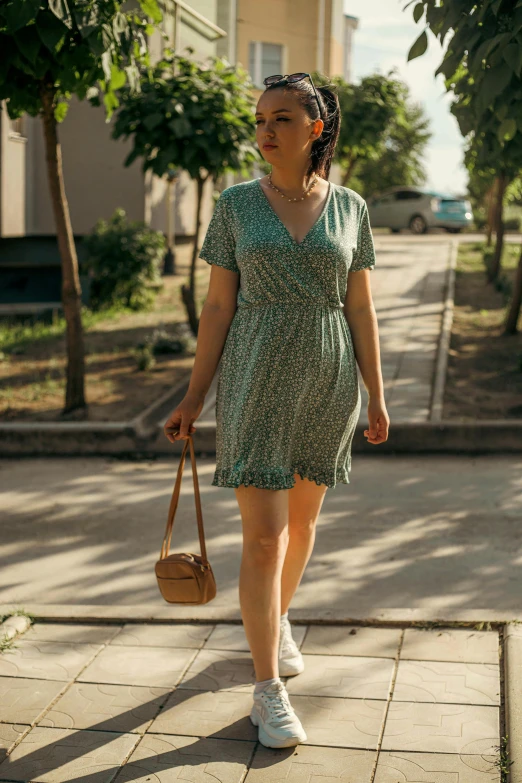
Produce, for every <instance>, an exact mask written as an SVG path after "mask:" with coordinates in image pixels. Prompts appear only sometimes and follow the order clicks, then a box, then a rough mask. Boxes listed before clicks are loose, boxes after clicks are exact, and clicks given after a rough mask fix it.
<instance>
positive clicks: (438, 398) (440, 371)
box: [429, 242, 459, 422]
mask: <svg viewBox="0 0 522 783" xmlns="http://www.w3.org/2000/svg"><path fill="white" fill-rule="evenodd" d="M458 251H459V244H458V242H452V244H451V249H450V252H449V256H448V267H447V275H446V296H445V300H444V309H443V311H442V322H441V330H440V335H439V344H438V346H437V359H436V364H435V374H434V380H433V394H432V401H431V410H430V415H429V420H430V421H432V422H441V421H442V404H443V401H444V389H445V387H446V373H447V369H448V352H449V347H450V340H451V329H452V326H453V310H454V304H455V270H456V268H457V255H458Z"/></svg>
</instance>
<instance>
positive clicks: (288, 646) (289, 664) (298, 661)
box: [279, 617, 305, 677]
mask: <svg viewBox="0 0 522 783" xmlns="http://www.w3.org/2000/svg"><path fill="white" fill-rule="evenodd" d="M304 667H305V665H304V660H303V656H302V655H301V653H300V651H299V649H298V647H297V644H296V643H295V641H294V639H293V637H292V626H291V625H290V621H289V620H288V617H286V618H284V619H283V618H281V624H280V632H279V676H280V677H291V676H292V675H294V674H300V673H301V672H302V671H303V670H304Z"/></svg>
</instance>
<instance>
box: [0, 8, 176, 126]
mask: <svg viewBox="0 0 522 783" xmlns="http://www.w3.org/2000/svg"><path fill="white" fill-rule="evenodd" d="M123 6H124V3H123V2H120V1H119V0H2V2H0V51H1V52H2V58H1V61H0V100H2V99H3V100H5V101H6V102H7V110H8V113H9V116H10V117H11V118H13V119H14V118H16V117H20V116H21V115H22V114H24V113H25V112H27V113H28V114H30V115H32V116H36V115H38V114H40V113H41V112H42V90H44V89H45V90H46V91H47V92H48V93H50V94H51V95H52V96H53V103H54V112H55V119H56V120H57V121H58V122H61V121H62V120H63V119H64V117H65V114H66V112H67V105H68V101H69V99H70V97H71V95H73V94H75V95H77V96H78V98H80V100H83V99H84V98H88V99H90V100H92V101H93V102H94V103H98V102H99V100H100V95H103V101H104V104H105V108H106V110H107V114H108V116H110V115H111V113H112V111H113V110H114V109H115V108H116V106H118V98H117V90H118V89H120V88H121V87H122V86H123V85H125V84H126V85H128V86H129V88H131V89H139V81H138V73H139V71H138V65H140V64H141V65H143V64H147V63H148V62H149V60H148V53H147V42H146V38H145V36H146V34H147V33H150V32H151V30H152V29H153V26H152V25H151V22H150V20H151V19H152V20H153V21H154V22H157V21H159V19H160V18H161V11H160V9H159V6H158V3H157V0H139V2H138V8H137V10H135V11H123Z"/></svg>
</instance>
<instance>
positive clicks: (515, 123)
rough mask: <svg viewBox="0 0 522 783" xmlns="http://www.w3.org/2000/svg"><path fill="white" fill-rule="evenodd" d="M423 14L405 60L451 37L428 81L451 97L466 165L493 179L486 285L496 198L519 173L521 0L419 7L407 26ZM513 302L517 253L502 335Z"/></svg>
mask: <svg viewBox="0 0 522 783" xmlns="http://www.w3.org/2000/svg"><path fill="white" fill-rule="evenodd" d="M414 1H415V0H412V2H414ZM412 2H409V3H407V5H406V6H405V7H404V8H405V9H406V8H407V7H408V6H410V5H411V4H412ZM424 14H425V15H426V16H425V19H426V27H425V29H424V30H423V32H422V33H421V34H420V35H419V37H418V38H417V40H416V41H415V42H414V44H413V45H412V47H411V49H410V51H409V53H408V61H409V60H412V59H414V58H415V57H419V56H421V55H422V54H424V52H425V51H426V49H427V46H428V37H427V33H426V30H427V29H431V31H432V33H433V34H434V35H435V36H436V37H438V38H439V39H440V42H441V44H443V43H444V39H445V37H446V35H447V34H448V33H449V32H450V31H452V33H453V35H452V37H451V39H450V41H449V43H448V46H447V49H446V52H445V54H444V57H443V60H442V62H441V63H440V65H439V67H438V68H437V70H436V71H435V75H437V74H438V73H442V74H443V75H444V76H445V86H446V89H447V90H448V91H451V92H452V93H453V94H454V96H455V101H454V102H453V103H452V106H451V111H452V113H453V114H454V115H455V117H456V118H457V121H458V123H459V127H460V131H461V133H462V135H463V136H464V137H465V138H468V139H469V141H470V145H471V150H472V155H473V157H474V165H475V166H476V167H479V168H480V167H484V168H487V167H488V166H491V165H492V163H493V165H494V166H495V172H496V176H497V177H498V182H497V195H496V199H497V203H496V229H497V241H496V248H495V255H494V259H493V265H492V268H491V272H490V277H491V279H494V277H495V276H496V275H498V273H499V271H500V258H501V252H502V238H503V220H502V206H503V200H504V194H505V191H506V187H507V186H508V184H509V183H510V181H511V180H512V179H513V178H514V177H516V176H518V175H519V173H520V170H521V168H522V111H521V108H520V107H521V105H522V0H481V2H480V3H479V2H469V0H454V2H452V3H447V4H438V3H437V2H436V0H420V1H419V2H416V4H415V7H414V9H413V18H414V20H415V22H419V21H420V20H421V19H422V18H423V17H424ZM521 303H522V252H521V255H520V261H519V269H518V270H517V274H516V277H515V287H514V293H513V301H512V306H511V308H510V310H509V313H508V316H507V319H506V326H505V329H506V332H508V333H514V332H515V331H516V328H517V327H516V324H517V320H518V315H519V313H520V306H521Z"/></svg>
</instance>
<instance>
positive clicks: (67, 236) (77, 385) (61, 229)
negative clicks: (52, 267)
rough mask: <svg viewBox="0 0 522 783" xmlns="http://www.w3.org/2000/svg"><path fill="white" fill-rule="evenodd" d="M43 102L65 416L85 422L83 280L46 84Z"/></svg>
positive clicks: (49, 93)
mask: <svg viewBox="0 0 522 783" xmlns="http://www.w3.org/2000/svg"><path fill="white" fill-rule="evenodd" d="M41 98H42V105H43V113H42V121H43V129H44V138H45V153H46V160H47V176H48V181H49V190H50V194H51V202H52V205H53V212H54V219H55V224H56V234H57V238H58V247H59V250H60V258H61V262H62V304H63V312H64V316H65V322H66V345H67V385H66V394H65V407H64V409H63V411H62V415H66V414H68V413H71V412H72V411H75V412H76V411H77V412H80V413H82V418H86V414H87V405H86V402H85V389H84V384H85V349H84V342H83V330H82V318H81V287H80V276H79V272H78V259H77V256H76V247H75V244H74V237H73V232H72V227H71V218H70V215H69V205H68V203H67V198H66V196H65V187H64V181H63V169H62V151H61V147H60V142H59V140H58V129H57V124H56V120H55V117H54V108H55V105H54V89H53V88H48V87H47V86H46V85H43V84H42V87H41Z"/></svg>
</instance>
